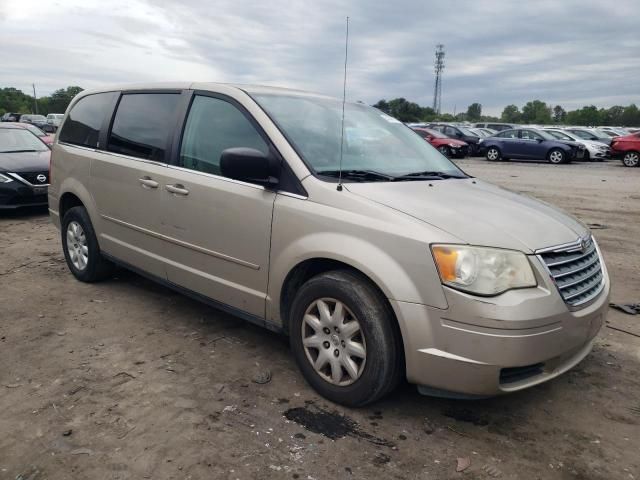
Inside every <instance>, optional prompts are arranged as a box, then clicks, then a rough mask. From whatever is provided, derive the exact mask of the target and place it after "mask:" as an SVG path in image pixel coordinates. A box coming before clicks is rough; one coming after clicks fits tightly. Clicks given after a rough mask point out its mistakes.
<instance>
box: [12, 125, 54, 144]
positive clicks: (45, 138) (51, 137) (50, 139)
mask: <svg viewBox="0 0 640 480" xmlns="http://www.w3.org/2000/svg"><path fill="white" fill-rule="evenodd" d="M12 125H17V126H18V127H20V128H24V129H25V130H29V131H30V132H31V133H33V134H34V135H35V136H36V137H38V138H39V139H40V140H42V141H43V142H44V143H45V145H47V146H49V147H50V146H51V145H52V144H53V140H54V139H55V136H54V135H51V134H48V133H45V132H43V131H42V130H40V129H39V128H38V127H36V126H35V125H31V124H30V123H20V122H15V123H13V124H12Z"/></svg>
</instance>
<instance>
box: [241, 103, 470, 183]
mask: <svg viewBox="0 0 640 480" xmlns="http://www.w3.org/2000/svg"><path fill="white" fill-rule="evenodd" d="M253 98H254V99H255V100H256V101H257V102H258V103H259V104H260V106H261V107H262V108H263V109H264V110H265V111H266V112H267V113H268V114H269V116H270V117H271V118H272V119H273V120H274V121H275V123H276V124H277V125H278V127H279V128H280V129H281V130H282V131H283V133H284V134H285V135H286V137H287V138H288V140H289V141H290V142H291V144H292V145H293V147H294V148H295V149H296V150H297V152H298V153H299V154H300V156H301V157H302V158H303V160H304V161H305V162H306V164H307V166H308V167H309V168H310V169H311V170H312V171H313V172H315V173H316V174H318V175H320V176H323V177H331V178H332V179H334V178H335V177H336V176H337V174H336V172H339V169H340V145H341V143H342V169H343V170H344V171H346V170H351V171H353V172H354V173H355V172H364V173H368V174H371V173H372V172H373V174H376V175H377V174H382V175H384V176H389V177H391V176H393V177H394V178H397V177H401V176H403V175H408V174H412V173H415V172H442V173H446V174H447V175H450V176H455V177H465V175H464V173H463V172H461V171H460V170H459V169H458V168H457V167H456V166H455V165H454V164H453V163H452V162H450V161H449V160H448V159H447V158H446V157H444V156H443V155H441V154H440V153H439V152H438V151H437V150H435V149H434V148H432V147H431V146H430V145H429V144H428V143H427V142H425V141H424V140H423V139H421V138H420V137H419V136H418V135H416V134H415V133H414V132H413V131H412V130H411V129H410V128H409V127H407V126H406V125H404V124H403V123H402V122H400V121H398V120H396V119H395V118H393V117H390V116H389V115H386V114H385V113H383V112H381V111H380V110H377V109H375V108H372V107H368V106H366V105H363V104H359V103H347V104H345V107H344V108H345V111H344V142H341V138H342V135H341V132H342V129H341V118H342V102H340V101H339V100H336V99H332V98H326V97H319V96H318V97H316V96H299V95H287V94H272V93H260V94H255V95H254V97H253ZM433 128H437V127H433ZM322 179H323V180H324V178H322ZM327 181H335V180H327ZM355 181H357V180H355Z"/></svg>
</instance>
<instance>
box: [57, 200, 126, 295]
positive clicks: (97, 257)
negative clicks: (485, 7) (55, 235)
mask: <svg viewBox="0 0 640 480" xmlns="http://www.w3.org/2000/svg"><path fill="white" fill-rule="evenodd" d="M60 232H61V235H62V250H63V252H64V258H65V260H66V261H67V267H69V270H71V273H73V276H74V277H76V278H77V279H78V280H80V281H81V282H87V283H91V282H97V281H100V280H104V279H105V278H108V277H109V276H111V275H112V274H113V271H114V269H115V266H114V265H113V263H111V262H110V261H108V260H107V259H105V258H104V257H103V256H102V254H101V253H100V246H99V245H98V239H97V238H96V234H95V231H94V230H93V225H92V224H91V220H90V219H89V214H88V213H87V210H86V209H85V208H84V207H73V208H70V209H69V210H68V211H67V212H66V213H65V214H64V218H63V219H62V225H61V228H60ZM70 242H72V243H70Z"/></svg>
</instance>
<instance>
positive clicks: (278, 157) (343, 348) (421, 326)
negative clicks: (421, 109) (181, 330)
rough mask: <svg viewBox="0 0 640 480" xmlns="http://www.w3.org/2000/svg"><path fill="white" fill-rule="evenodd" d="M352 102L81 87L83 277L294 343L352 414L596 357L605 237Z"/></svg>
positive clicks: (534, 380) (60, 161)
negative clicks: (132, 281)
mask: <svg viewBox="0 0 640 480" xmlns="http://www.w3.org/2000/svg"><path fill="white" fill-rule="evenodd" d="M342 108H343V106H342V102H341V101H339V100H336V99H334V98H330V97H325V96H322V95H315V94H311V93H306V92H301V91H296V90H288V89H280V88H273V87H259V86H233V85H226V84H215V83H192V84H190V83H182V84H163V85H141V86H137V85H136V86H124V87H114V88H109V89H102V90H94V91H84V92H82V93H81V94H79V95H78V96H77V97H76V98H75V99H74V100H73V101H72V103H71V104H70V106H69V108H68V109H67V112H66V114H65V118H64V120H63V122H62V126H61V128H60V131H59V133H58V136H57V138H56V141H55V144H54V146H53V154H52V164H51V185H50V187H49V194H48V195H49V209H50V214H51V219H52V221H53V222H54V224H55V225H56V226H57V227H58V228H60V230H61V239H62V248H63V251H64V255H65V258H66V261H67V264H68V267H69V269H70V270H71V272H72V274H73V275H74V276H75V277H76V278H77V279H78V280H80V281H84V282H94V281H98V280H101V279H105V278H107V277H108V276H109V275H110V274H111V273H112V272H113V269H114V267H115V266H121V267H125V268H128V269H131V270H133V271H135V272H138V273H140V274H141V275H144V276H146V277H149V278H151V279H153V280H156V281H158V282H160V283H162V284H164V285H166V286H168V287H170V288H173V289H176V290H178V291H180V292H183V293H185V294H187V295H190V296H192V297H194V298H196V299H199V300H202V301H204V302H207V303H208V304H210V305H213V306H215V307H217V308H220V309H222V310H224V311H227V312H231V313H233V314H235V315H237V316H238V317H240V318H241V319H244V320H247V321H250V322H254V323H256V324H258V325H261V326H264V327H266V328H268V329H271V330H275V331H278V332H282V333H284V334H286V335H288V336H289V339H290V344H291V350H292V352H293V356H294V357H295V359H296V361H297V364H298V366H299V368H300V370H301V372H302V374H303V376H304V377H305V379H306V380H307V381H308V382H309V384H311V386H312V387H313V388H315V389H316V390H317V391H318V392H319V393H320V394H322V395H324V396H325V397H326V398H328V399H330V400H332V401H334V402H337V403H341V404H345V405H350V406H361V405H365V404H367V403H370V402H373V401H375V400H377V399H379V398H381V397H382V396H383V395H385V394H387V393H389V392H391V391H392V390H393V389H394V387H395V386H396V385H397V384H398V383H399V382H400V381H402V379H403V378H406V379H407V380H408V381H409V382H411V383H413V384H416V385H417V386H418V389H419V391H420V392H421V393H423V394H428V395H439V396H448V397H464V398H475V397H486V396H492V395H497V394H503V393H507V392H514V391H517V390H521V389H524V388H527V387H531V386H533V385H536V384H539V383H541V382H544V381H547V380H549V379H552V378H554V377H556V376H558V375H560V374H562V373H563V372H565V371H567V370H568V369H570V368H572V367H573V366H574V365H576V364H577V363H578V362H580V361H581V360H582V359H583V358H584V357H585V356H586V355H587V354H588V353H589V351H590V350H591V348H592V345H593V341H594V337H595V336H596V334H597V333H598V331H599V329H600V327H601V325H602V324H603V321H604V317H605V313H606V310H607V305H608V302H607V299H608V296H609V278H608V275H607V269H606V267H605V264H604V262H603V259H602V254H601V252H600V249H599V248H598V245H597V243H596V241H595V240H594V238H593V237H592V235H591V233H590V232H589V230H588V229H587V228H586V227H585V226H584V225H583V224H582V223H580V222H579V221H577V220H576V219H574V218H572V217H570V216H569V215H567V214H565V213H563V212H561V211H559V210H558V209H556V208H554V207H552V206H550V205H548V204H545V203H541V202H539V201H536V200H534V199H532V198H530V197H527V196H524V195H520V194H517V193H513V192H510V191H508V190H505V189H502V188H499V187H496V186H493V185H491V184H489V183H487V182H484V181H482V180H479V179H477V178H473V177H472V176H470V175H467V174H465V173H464V172H463V171H462V170H460V169H459V168H458V167H456V165H454V164H453V163H452V162H451V161H450V160H448V159H447V158H446V157H444V156H443V155H441V154H440V153H439V152H438V151H437V150H436V149H434V148H433V147H432V146H431V145H429V144H428V143H427V142H425V141H424V140H423V139H422V138H420V137H419V136H418V135H416V134H415V133H414V132H413V131H412V130H411V129H409V128H408V127H406V126H405V125H403V124H402V123H401V122H399V121H397V120H396V119H394V118H392V117H390V116H387V115H386V114H384V113H382V112H380V111H378V110H376V109H374V108H372V107H368V106H366V105H363V104H360V103H347V104H346V105H345V108H344V120H342V119H343V117H342Z"/></svg>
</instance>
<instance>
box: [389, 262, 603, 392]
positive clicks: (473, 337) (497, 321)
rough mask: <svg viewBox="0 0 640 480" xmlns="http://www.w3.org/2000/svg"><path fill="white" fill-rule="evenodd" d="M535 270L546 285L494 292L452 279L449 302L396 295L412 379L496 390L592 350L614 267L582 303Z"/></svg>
mask: <svg viewBox="0 0 640 480" xmlns="http://www.w3.org/2000/svg"><path fill="white" fill-rule="evenodd" d="M535 270H537V271H536V276H538V277H539V282H538V283H539V286H538V287H536V288H528V289H522V290H512V291H509V292H506V293H504V294H502V295H499V296H497V297H492V298H480V297H475V296H471V295H467V294H464V293H461V292H458V291H456V290H452V289H449V288H447V287H444V290H445V296H446V298H447V303H448V305H449V307H448V308H447V309H444V310H442V309H437V308H433V307H429V306H426V305H419V304H414V303H404V302H398V301H391V304H392V306H393V308H394V310H395V313H396V315H397V318H398V321H399V323H400V327H401V330H402V334H403V339H404V342H405V358H406V370H407V379H408V380H409V382H411V383H415V384H417V385H418V386H419V390H420V391H421V392H422V393H425V394H431V395H441V396H463V397H474V396H481V397H486V396H493V395H499V394H504V393H508V392H513V391H517V390H521V389H524V388H528V387H531V386H533V385H537V384H539V383H542V382H545V381H547V380H550V379H552V378H554V377H557V376H558V375H560V374H562V373H564V372H566V371H567V370H569V369H570V368H572V367H573V366H575V365H576V364H577V363H579V362H580V361H581V360H582V359H583V358H584V357H585V356H587V355H588V353H589V352H590V351H591V348H592V346H593V341H594V337H595V336H596V335H597V333H598V331H599V330H600V328H601V327H602V325H603V323H604V320H605V315H606V312H607V309H608V298H609V288H610V284H609V278H608V275H607V274H606V269H603V271H604V288H603V290H602V292H601V293H600V294H599V295H598V296H597V297H596V298H595V299H594V300H593V301H592V303H590V304H589V305H588V306H586V307H585V308H582V309H580V310H575V311H571V310H570V309H569V308H568V307H567V305H566V304H565V302H564V301H563V299H562V298H561V297H560V294H559V293H558V291H557V289H556V288H555V287H554V288H550V287H548V286H546V283H547V281H544V280H542V279H544V277H545V275H546V277H547V278H548V274H545V272H544V269H543V268H542V266H541V265H535ZM540 280H542V281H540Z"/></svg>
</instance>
